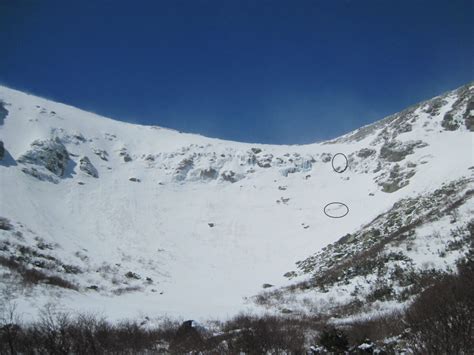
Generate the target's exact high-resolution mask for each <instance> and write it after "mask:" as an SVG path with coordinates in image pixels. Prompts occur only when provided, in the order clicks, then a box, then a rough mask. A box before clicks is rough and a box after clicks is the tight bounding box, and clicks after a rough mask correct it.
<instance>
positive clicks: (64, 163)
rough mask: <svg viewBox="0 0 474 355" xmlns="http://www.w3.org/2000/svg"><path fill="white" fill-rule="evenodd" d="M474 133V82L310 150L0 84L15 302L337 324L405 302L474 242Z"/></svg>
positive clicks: (7, 286)
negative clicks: (124, 118) (145, 122)
mask: <svg viewBox="0 0 474 355" xmlns="http://www.w3.org/2000/svg"><path fill="white" fill-rule="evenodd" d="M473 131H474V84H468V85H466V86H463V87H461V88H459V89H457V90H454V91H451V92H448V93H445V94H443V95H441V96H438V97H436V98H433V99H431V100H428V101H425V102H422V103H420V104H417V105H414V106H412V107H410V108H408V109H406V110H405V111H402V112H400V113H398V114H394V115H392V116H389V117H387V118H385V119H383V120H381V121H378V122H376V123H374V124H372V125H368V126H365V127H362V128H360V129H358V130H356V131H354V132H351V133H348V134H346V135H344V136H342V137H340V138H337V139H334V140H331V141H327V142H322V143H317V144H310V145H302V146H273V145H261V144H248V143H238V142H229V141H222V140H218V139H211V138H206V137H202V136H198V135H191V134H185V133H180V132H177V131H173V130H169V129H164V128H161V127H156V126H139V125H133V124H128V123H123V122H119V121H114V120H111V119H108V118H104V117H100V116H98V115H95V114H92V113H88V112H84V111H81V110H79V109H76V108H73V107H70V106H66V105H62V104H59V103H55V102H52V101H48V100H45V99H42V98H39V97H35V96H31V95H27V94H25V93H21V92H18V91H15V90H11V89H8V88H5V87H0V217H1V218H0V238H1V239H0V267H1V272H2V274H1V278H2V279H1V281H2V283H1V287H2V290H3V291H2V294H3V295H4V297H9V298H14V299H15V300H16V301H17V302H18V303H19V304H20V306H21V309H22V311H23V312H24V313H25V314H26V315H31V316H34V314H35V312H36V309H37V307H38V306H39V305H41V304H45V303H48V302H61V304H62V305H63V307H65V308H67V309H76V310H77V309H81V310H93V311H100V312H104V313H106V314H107V315H109V316H110V317H113V318H121V317H125V316H137V315H141V316H143V315H147V314H167V315H173V316H183V317H188V318H189V317H193V318H197V319H199V318H207V317H214V316H216V317H223V316H224V317H225V316H227V315H231V314H235V313H236V312H238V311H242V310H244V309H249V310H251V311H261V310H271V311H276V312H284V313H296V314H298V313H300V312H314V311H315V310H316V309H317V310H318V311H321V312H326V313H328V314H329V315H331V316H333V317H335V318H336V319H338V321H341V322H342V321H344V319H345V318H348V317H355V316H357V315H360V314H366V313H368V312H373V311H375V310H378V311H383V310H384V309H393V308H396V307H401V306H403V305H404V304H406V303H407V302H409V301H410V300H411V297H412V296H413V295H415V294H416V293H417V292H419V290H420V289H421V288H422V287H423V282H424V280H429V278H430V277H435V276H433V275H436V274H437V273H440V272H450V271H453V270H455V265H456V263H457V262H458V261H459V260H461V259H462V258H464V257H465V256H466V255H467V253H468V252H469V250H470V248H472V245H471V243H472V233H473V225H474V222H472V221H471V216H472V215H473V213H472V212H473V208H474V204H473V201H472V194H473V186H474V185H473V174H474V161H473V133H472V132H473ZM298 260H300V261H298ZM295 262H296V269H295ZM19 280H21V282H19ZM422 281H423V282H422ZM427 282H428V281H427ZM262 287H263V289H262ZM254 295H257V296H254Z"/></svg>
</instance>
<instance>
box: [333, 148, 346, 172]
mask: <svg viewBox="0 0 474 355" xmlns="http://www.w3.org/2000/svg"><path fill="white" fill-rule="evenodd" d="M338 155H342V156H343V157H344V159H345V160H346V166H345V167H344V169H342V170H337V169H336V168H335V167H334V158H336V157H337V156H338ZM331 165H332V170H334V171H335V172H336V173H338V174H341V173H343V172H344V171H346V170H347V168H348V167H349V160H348V159H347V157H346V155H345V154H343V153H337V154H335V155H334V156H333V157H332V160H331Z"/></svg>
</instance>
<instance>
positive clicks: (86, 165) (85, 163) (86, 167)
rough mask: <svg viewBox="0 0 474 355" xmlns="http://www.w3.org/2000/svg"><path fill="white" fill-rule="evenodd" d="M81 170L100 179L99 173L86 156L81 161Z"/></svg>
mask: <svg viewBox="0 0 474 355" xmlns="http://www.w3.org/2000/svg"><path fill="white" fill-rule="evenodd" d="M79 169H80V170H81V171H83V172H84V173H86V174H87V175H89V176H92V177H95V178H98V177H99V173H98V171H97V169H96V168H95V166H94V165H92V163H91V161H90V160H89V158H88V157H86V156H84V157H82V158H81V159H80V160H79Z"/></svg>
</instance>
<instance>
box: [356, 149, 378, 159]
mask: <svg viewBox="0 0 474 355" xmlns="http://www.w3.org/2000/svg"><path fill="white" fill-rule="evenodd" d="M375 153H376V151H375V149H370V148H362V149H361V150H359V151H358V152H357V156H358V157H359V158H368V157H370V156H372V155H374V154H375Z"/></svg>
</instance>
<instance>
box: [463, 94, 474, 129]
mask: <svg viewBox="0 0 474 355" xmlns="http://www.w3.org/2000/svg"><path fill="white" fill-rule="evenodd" d="M464 124H465V125H466V128H467V129H468V130H469V131H471V132H474V100H473V101H469V102H468V103H467V106H466V112H464Z"/></svg>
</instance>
